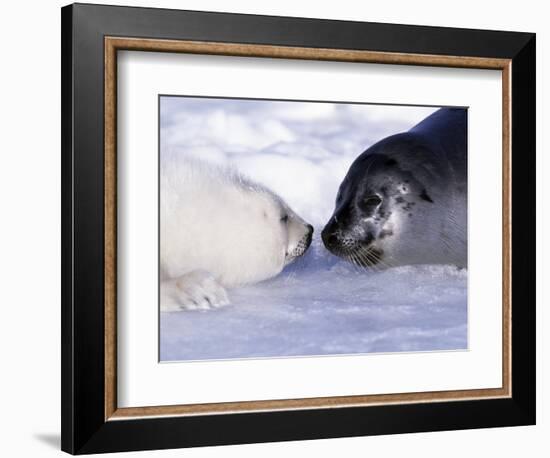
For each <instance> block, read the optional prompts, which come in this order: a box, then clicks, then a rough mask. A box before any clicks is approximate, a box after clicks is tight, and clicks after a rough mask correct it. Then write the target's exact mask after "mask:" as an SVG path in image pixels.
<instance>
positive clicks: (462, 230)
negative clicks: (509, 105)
mask: <svg viewBox="0 0 550 458" xmlns="http://www.w3.org/2000/svg"><path fill="white" fill-rule="evenodd" d="M321 236H322V240H323V243H324V245H325V247H326V248H327V249H328V250H329V251H330V252H331V253H333V254H335V255H337V256H340V257H342V258H344V259H347V260H348V261H351V262H352V263H354V264H356V265H359V266H363V267H368V266H397V265H406V264H455V265H457V266H460V267H466V266H467V112H466V109H463V108H441V109H439V110H437V111H436V112H434V113H433V114H431V115H430V116H428V117H427V118H425V119H424V120H423V121H421V122H420V123H419V124H417V125H416V126H414V127H413V128H412V129H410V130H409V131H408V132H403V133H399V134H397V135H392V136H390V137H387V138H385V139H383V140H381V141H379V142H378V143H376V144H374V145H373V146H371V147H370V148H368V149H367V150H366V151H365V152H363V153H362V154H361V155H360V156H359V157H358V158H357V159H356V160H355V161H354V162H353V164H352V165H351V167H350V169H349V170H348V173H347V175H346V177H345V178H344V180H343V182H342V183H341V185H340V188H339V190H338V194H337V197H336V204H335V209H334V213H333V215H332V217H331V218H330V220H329V221H328V222H327V224H326V226H325V228H324V229H323V231H322V234H321Z"/></svg>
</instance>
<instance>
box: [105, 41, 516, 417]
mask: <svg viewBox="0 0 550 458" xmlns="http://www.w3.org/2000/svg"><path fill="white" fill-rule="evenodd" d="M119 50H128V51H151V52H176V53H187V54H209V55H224V56H241V57H268V58H281V59H302V60H322V61H340V62H362V63H378V64H399V65H423V66H435V67H461V68H480V69H493V70H500V71H501V72H502V186H503V188H502V231H503V238H502V240H503V242H502V261H503V262H502V276H503V277H502V387H500V388H488V389H471V390H451V391H429V392H417V393H399V394H374V395H353V396H332V397H317V398H302V399H283V400H262V401H241V402H223V403H207V404H181V405H169V406H143V407H125V408H119V407H118V405H117V370H116V367H117V335H116V329H117V324H116V323H117V321H116V320H117V314H116V291H117V284H116V246H117V226H116V211H117V210H116V208H117V207H116V205H117V177H116V173H117V172H116V170H117V166H116V164H117V156H116V154H117V153H116V151H117V145H116V133H117V125H116V122H117V120H116V110H117V51H119ZM104 63H105V81H104V89H105V91H104V96H105V113H104V122H105V125H104V129H105V144H104V148H105V149H104V154H105V158H104V159H105V166H104V167H105V189H104V192H105V194H104V196H105V197H104V199H105V201H104V205H105V208H104V212H105V234H104V239H105V286H104V287H105V397H104V401H105V420H106V421H112V420H129V419H135V418H143V417H152V416H157V417H158V416H182V415H205V414H224V413H246V412H257V411H273V410H297V409H319V408H336V407H352V406H369V405H380V404H404V403H421V402H438V401H460V400H474V399H488V398H506V397H511V394H512V384H511V382H512V367H511V346H512V335H511V313H512V304H511V285H512V283H511V254H512V253H511V240H512V238H511V237H512V227H511V186H512V182H511V122H512V119H511V100H512V99H511V66H512V63H511V60H510V59H493V58H481V57H462V56H439V55H425V54H404V53H388V52H374V51H359V50H344V49H321V48H301V47H288V46H271V45H250V44H240V43H215V42H197V41H179V40H156V39H142V38H121V37H105V62H104Z"/></svg>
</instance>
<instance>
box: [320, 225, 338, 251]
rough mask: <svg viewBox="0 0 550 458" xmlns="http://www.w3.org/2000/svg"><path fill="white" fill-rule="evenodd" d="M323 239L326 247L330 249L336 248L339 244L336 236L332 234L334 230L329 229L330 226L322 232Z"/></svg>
mask: <svg viewBox="0 0 550 458" xmlns="http://www.w3.org/2000/svg"><path fill="white" fill-rule="evenodd" d="M321 239H322V240H323V244H324V245H325V247H327V248H328V249H330V248H332V247H334V246H335V245H336V243H337V242H338V240H337V238H336V235H335V234H334V232H332V228H329V227H328V226H327V227H325V228H324V229H323V231H322V232H321Z"/></svg>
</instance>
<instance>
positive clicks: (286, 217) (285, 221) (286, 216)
mask: <svg viewBox="0 0 550 458" xmlns="http://www.w3.org/2000/svg"><path fill="white" fill-rule="evenodd" d="M287 222H288V215H285V216H281V223H287Z"/></svg>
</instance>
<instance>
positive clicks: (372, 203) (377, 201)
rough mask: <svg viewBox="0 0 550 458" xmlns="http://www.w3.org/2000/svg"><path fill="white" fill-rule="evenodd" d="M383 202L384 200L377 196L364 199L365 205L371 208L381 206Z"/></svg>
mask: <svg viewBox="0 0 550 458" xmlns="http://www.w3.org/2000/svg"><path fill="white" fill-rule="evenodd" d="M381 202H382V199H380V197H378V196H377V195H372V196H367V197H365V199H363V203H364V204H365V205H368V206H370V207H375V206H376V205H380V203H381Z"/></svg>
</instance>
